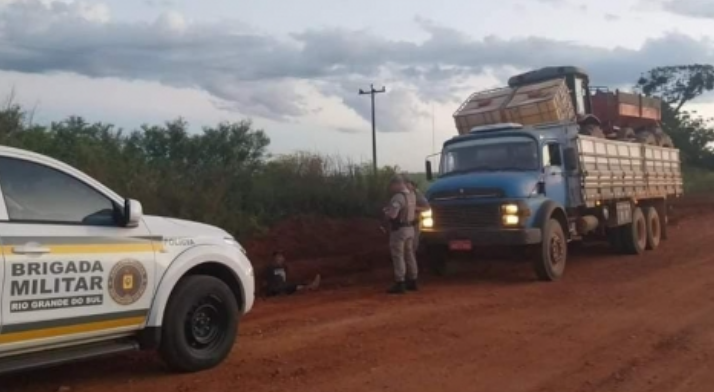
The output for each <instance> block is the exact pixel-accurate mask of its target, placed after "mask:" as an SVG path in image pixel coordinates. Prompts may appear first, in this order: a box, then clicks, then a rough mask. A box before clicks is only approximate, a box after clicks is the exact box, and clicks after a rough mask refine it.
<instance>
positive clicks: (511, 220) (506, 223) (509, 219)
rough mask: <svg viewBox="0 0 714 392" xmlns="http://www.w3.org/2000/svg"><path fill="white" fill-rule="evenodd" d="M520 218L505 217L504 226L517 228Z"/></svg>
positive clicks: (515, 216) (516, 216)
mask: <svg viewBox="0 0 714 392" xmlns="http://www.w3.org/2000/svg"><path fill="white" fill-rule="evenodd" d="M520 221H521V220H520V218H519V217H518V215H504V216H503V225H504V226H516V225H518V223H520Z"/></svg>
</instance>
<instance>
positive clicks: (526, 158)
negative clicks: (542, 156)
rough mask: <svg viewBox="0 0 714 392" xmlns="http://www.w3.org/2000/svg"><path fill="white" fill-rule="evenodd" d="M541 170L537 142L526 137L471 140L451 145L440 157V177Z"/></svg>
mask: <svg viewBox="0 0 714 392" xmlns="http://www.w3.org/2000/svg"><path fill="white" fill-rule="evenodd" d="M531 170H538V148H537V144H536V141H535V140H533V139H531V138H529V137H527V136H509V137H490V138H483V139H470V140H464V141H463V142H457V143H453V144H449V145H447V146H446V147H445V148H444V151H443V154H442V156H441V165H440V169H439V174H440V175H441V176H445V175H451V174H457V173H467V172H477V171H531Z"/></svg>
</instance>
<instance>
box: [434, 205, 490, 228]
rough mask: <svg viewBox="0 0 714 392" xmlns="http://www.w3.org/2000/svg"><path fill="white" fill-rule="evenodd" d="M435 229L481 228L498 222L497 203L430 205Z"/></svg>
mask: <svg viewBox="0 0 714 392" xmlns="http://www.w3.org/2000/svg"><path fill="white" fill-rule="evenodd" d="M431 211H432V214H433V217H434V228H435V229H482V228H493V227H497V226H499V224H500V219H501V214H500V206H499V205H498V204H479V205H432V206H431Z"/></svg>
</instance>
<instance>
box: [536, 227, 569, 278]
mask: <svg viewBox="0 0 714 392" xmlns="http://www.w3.org/2000/svg"><path fill="white" fill-rule="evenodd" d="M567 258H568V241H567V239H566V238H565V234H564V233H563V227H562V226H561V225H560V222H558V220H557V219H550V220H549V221H548V222H547V223H546V225H545V229H544V230H543V241H542V242H541V244H540V250H539V251H538V254H537V255H536V259H535V264H534V269H535V273H536V275H537V276H538V279H539V280H543V281H554V280H558V279H560V277H561V276H563V271H565V261H566V259H567Z"/></svg>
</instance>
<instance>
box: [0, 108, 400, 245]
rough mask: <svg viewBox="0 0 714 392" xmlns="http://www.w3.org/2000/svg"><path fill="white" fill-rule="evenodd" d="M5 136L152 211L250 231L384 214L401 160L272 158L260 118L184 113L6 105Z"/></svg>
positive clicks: (1, 140) (1, 128)
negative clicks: (43, 110) (165, 117)
mask: <svg viewBox="0 0 714 392" xmlns="http://www.w3.org/2000/svg"><path fill="white" fill-rule="evenodd" d="M0 144H2V145H6V146H13V147H19V148H23V149H27V150H31V151H35V152H38V153H41V154H45V155H48V156H51V157H53V158H56V159H59V160H61V161H64V162H66V163H68V164H70V165H72V166H75V167H77V168H79V169H80V170H82V171H84V172H85V173H87V174H89V175H90V176H92V177H94V178H96V179H98V180H99V181H101V182H102V183H104V184H106V185H107V186H109V187H110V188H112V189H114V190H115V191H117V192H118V193H120V194H121V195H123V196H125V197H132V198H136V199H138V200H140V201H141V202H142V204H143V205H144V209H145V211H146V213H149V214H157V215H165V216H172V217H178V218H184V219H190V220H197V221H201V222H206V223H209V224H214V225H217V226H220V227H222V228H224V229H226V230H228V231H229V232H232V233H234V234H240V235H241V236H250V235H253V234H256V233H261V232H263V231H265V230H266V229H267V228H268V227H269V226H270V225H271V224H273V223H275V222H276V221H279V220H281V219H284V218H286V217H289V216H293V215H303V214H305V215H313V214H319V215H325V216H332V217H356V216H374V217H378V216H379V213H380V212H379V211H380V207H381V204H382V203H384V201H385V198H386V194H385V193H386V186H387V182H388V180H389V178H390V177H391V176H392V175H393V174H394V173H395V171H396V168H393V167H385V168H382V169H380V171H379V172H378V175H377V176H376V177H375V176H374V175H373V171H372V168H371V166H370V165H369V164H367V165H361V164H355V163H353V162H349V161H344V160H341V159H340V158H338V157H329V156H320V155H316V154H309V153H296V154H292V155H286V156H277V157H272V156H270V155H269V154H268V150H267V148H268V146H269V144H270V139H269V138H268V137H267V136H266V134H265V133H264V132H263V131H262V130H257V129H254V128H253V126H252V124H251V122H250V121H241V122H237V123H220V124H218V125H216V126H215V127H207V128H204V129H202V131H201V132H199V133H194V134H192V133H189V132H188V124H187V123H186V122H185V121H183V120H181V119H179V120H175V121H171V122H167V123H166V124H164V125H156V126H143V127H142V128H141V129H139V130H136V131H133V132H130V133H125V132H124V131H122V130H119V129H116V128H115V127H113V126H112V125H109V124H103V123H94V124H90V123H87V122H85V121H84V120H83V119H82V118H79V117H70V118H68V119H66V120H64V121H61V122H55V123H52V124H50V125H49V126H39V125H33V124H30V122H29V117H28V114H27V113H26V112H24V111H23V110H22V108H20V107H18V106H14V105H9V106H8V107H7V108H6V109H5V110H2V111H0Z"/></svg>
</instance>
